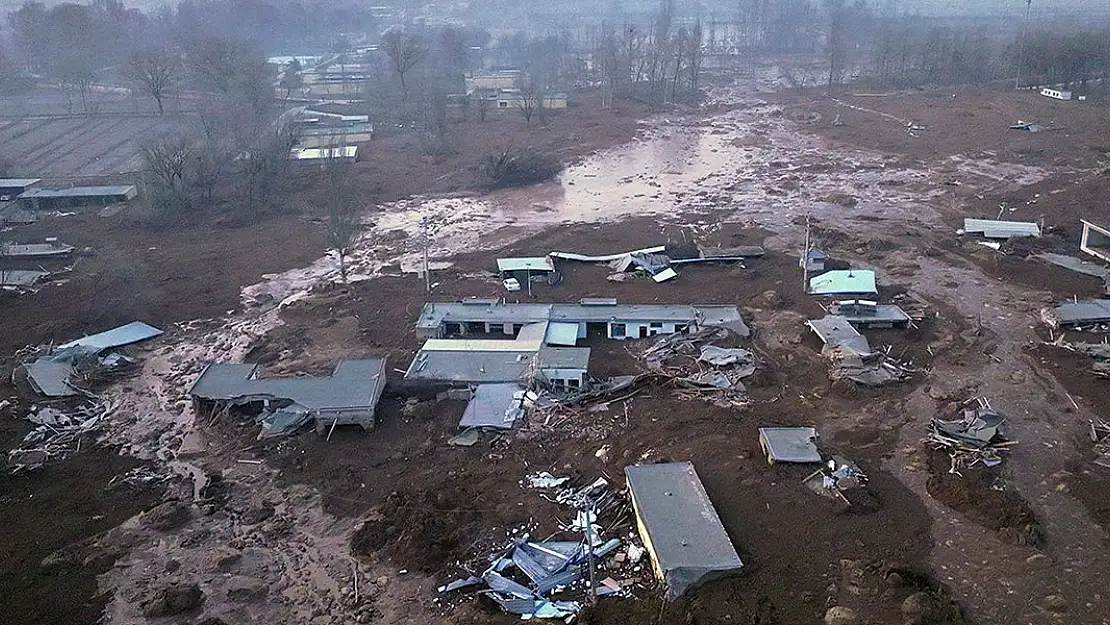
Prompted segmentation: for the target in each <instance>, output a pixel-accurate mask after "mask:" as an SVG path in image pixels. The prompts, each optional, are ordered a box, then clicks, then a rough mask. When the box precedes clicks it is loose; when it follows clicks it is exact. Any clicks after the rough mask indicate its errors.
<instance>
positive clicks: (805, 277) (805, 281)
mask: <svg viewBox="0 0 1110 625" xmlns="http://www.w3.org/2000/svg"><path fill="white" fill-rule="evenodd" d="M802 293H809V215H806V248H805V249H804V250H802Z"/></svg>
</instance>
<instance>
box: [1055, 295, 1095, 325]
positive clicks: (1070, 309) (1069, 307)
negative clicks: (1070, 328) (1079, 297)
mask: <svg viewBox="0 0 1110 625" xmlns="http://www.w3.org/2000/svg"><path fill="white" fill-rule="evenodd" d="M1048 314H1049V315H1051V318H1052V319H1053V320H1054V321H1055V323H1054V324H1053V325H1058V326H1067V325H1084V324H1088V323H1106V322H1110V299H1091V300H1083V301H1079V302H1066V303H1063V304H1060V305H1059V306H1057V307H1056V308H1054V309H1052V310H1051V311H1049V312H1048Z"/></svg>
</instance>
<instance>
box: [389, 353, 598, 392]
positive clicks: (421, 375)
mask: <svg viewBox="0 0 1110 625" xmlns="http://www.w3.org/2000/svg"><path fill="white" fill-rule="evenodd" d="M537 354H538V364H539V367H540V368H544V369H580V370H583V371H584V370H586V369H587V366H588V364H589V361H590V349H589V348H588V347H545V348H543V349H541V350H540V351H539V352H534V351H454V350H452V351H440V350H427V349H422V350H420V351H418V352H417V353H416V356H415V357H414V358H413V359H412V364H410V365H409V369H408V371H407V372H405V379H406V380H435V381H444V382H470V383H485V382H519V381H521V380H523V379H524V377H525V376H526V374H527V373H528V371H529V370H530V369H531V368H532V360H533V358H534V357H536V356H537Z"/></svg>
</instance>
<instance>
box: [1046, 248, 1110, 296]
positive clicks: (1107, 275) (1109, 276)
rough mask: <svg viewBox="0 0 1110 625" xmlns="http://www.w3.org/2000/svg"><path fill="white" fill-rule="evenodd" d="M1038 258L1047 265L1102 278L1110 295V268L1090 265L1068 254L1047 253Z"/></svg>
mask: <svg viewBox="0 0 1110 625" xmlns="http://www.w3.org/2000/svg"><path fill="white" fill-rule="evenodd" d="M1037 258H1039V259H1041V260H1043V261H1045V262H1047V263H1050V264H1053V265H1056V266H1057V267H1063V268H1064V269H1067V270H1069V271H1074V272H1076V273H1081V274H1084V275H1088V276H1094V277H1096V278H1101V279H1102V281H1103V282H1104V283H1106V288H1107V293H1110V268H1107V267H1104V266H1102V265H1098V264H1095V263H1089V262H1087V261H1085V260H1081V259H1079V258H1076V257H1074V256H1068V255H1066V254H1053V253H1050V252H1045V253H1043V254H1037Z"/></svg>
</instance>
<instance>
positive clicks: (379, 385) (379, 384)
mask: <svg viewBox="0 0 1110 625" xmlns="http://www.w3.org/2000/svg"><path fill="white" fill-rule="evenodd" d="M260 371H261V369H260V367H259V366H258V365H256V364H249V363H244V364H230V363H214V364H210V365H208V366H207V367H205V369H204V372H203V373H201V374H200V377H199V378H197V381H196V382H194V383H193V386H192V387H191V388H190V389H189V395H191V396H192V397H194V398H197V399H204V400H209V401H230V402H235V403H244V402H250V401H262V400H267V399H287V400H290V401H293V402H294V403H296V404H299V405H301V406H303V407H305V408H307V409H308V410H310V411H312V412H314V413H317V415H319V413H322V412H336V411H344V410H355V409H357V410H366V409H371V410H372V409H373V408H374V406H376V405H377V403H378V399H379V398H380V397H381V394H382V390H384V389H385V361H384V360H381V359H367V360H343V361H340V362H339V364H337V365H336V366H335V369H334V370H333V371H332V373H331V375H329V376H326V377H299V378H261V377H259V374H260Z"/></svg>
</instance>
